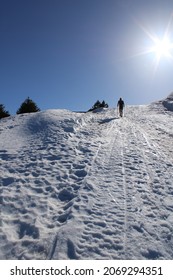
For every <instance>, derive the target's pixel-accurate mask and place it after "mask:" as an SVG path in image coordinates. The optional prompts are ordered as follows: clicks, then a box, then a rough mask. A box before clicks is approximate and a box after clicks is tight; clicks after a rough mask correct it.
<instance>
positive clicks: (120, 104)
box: [117, 97, 125, 117]
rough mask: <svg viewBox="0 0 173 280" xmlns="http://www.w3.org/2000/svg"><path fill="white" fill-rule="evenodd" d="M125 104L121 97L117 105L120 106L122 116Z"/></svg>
mask: <svg viewBox="0 0 173 280" xmlns="http://www.w3.org/2000/svg"><path fill="white" fill-rule="evenodd" d="M124 106H125V104H124V101H123V100H122V98H121V97H120V99H119V100H118V103H117V107H118V110H119V115H120V117H122V116H123V108H124Z"/></svg>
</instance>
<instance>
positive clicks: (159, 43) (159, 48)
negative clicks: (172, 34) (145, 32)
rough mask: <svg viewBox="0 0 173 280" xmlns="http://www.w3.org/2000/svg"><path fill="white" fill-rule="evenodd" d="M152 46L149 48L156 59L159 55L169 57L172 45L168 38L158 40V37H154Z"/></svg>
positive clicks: (159, 57)
mask: <svg viewBox="0 0 173 280" xmlns="http://www.w3.org/2000/svg"><path fill="white" fill-rule="evenodd" d="M153 41H154V46H153V48H152V49H151V52H154V53H155V54H156V56H157V59H159V60H160V59H161V57H171V53H170V51H171V49H172V47H173V45H172V43H171V42H170V41H169V38H163V40H160V39H158V38H154V39H153Z"/></svg>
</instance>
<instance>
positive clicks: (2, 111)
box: [0, 104, 10, 119]
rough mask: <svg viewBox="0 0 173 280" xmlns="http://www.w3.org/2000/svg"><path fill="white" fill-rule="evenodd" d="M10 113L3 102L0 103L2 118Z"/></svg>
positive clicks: (0, 115)
mask: <svg viewBox="0 0 173 280" xmlns="http://www.w3.org/2000/svg"><path fill="white" fill-rule="evenodd" d="M9 116H10V114H9V112H8V111H6V110H5V107H4V105H3V104H0V119H2V118H6V117H9Z"/></svg>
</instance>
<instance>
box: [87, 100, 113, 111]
mask: <svg viewBox="0 0 173 280" xmlns="http://www.w3.org/2000/svg"><path fill="white" fill-rule="evenodd" d="M108 107H109V106H108V104H107V103H106V102H105V101H104V100H103V101H102V102H100V101H99V100H97V101H96V102H95V103H94V105H93V106H92V108H91V109H89V111H93V110H95V109H98V108H108Z"/></svg>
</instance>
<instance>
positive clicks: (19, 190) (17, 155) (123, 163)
mask: <svg viewBox="0 0 173 280" xmlns="http://www.w3.org/2000/svg"><path fill="white" fill-rule="evenodd" d="M172 101H173V98H171V97H170V98H169V99H166V100H165V102H166V103H164V102H158V103H153V104H152V105H149V106H127V108H126V111H125V117H124V118H118V117H117V112H116V109H103V110H101V111H98V112H96V113H92V112H90V113H74V112H70V111H67V110H48V111H45V112H39V113H35V114H25V115H18V116H14V117H9V118H6V119H1V120H0V174H1V176H0V207H1V209H0V211H1V213H0V214H1V221H0V259H173V146H172V143H173V132H172V127H173V112H171V111H168V110H167V109H166V108H168V109H170V108H171V107H170V106H168V105H167V106H166V108H165V107H164V106H165V104H171V103H172Z"/></svg>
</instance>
